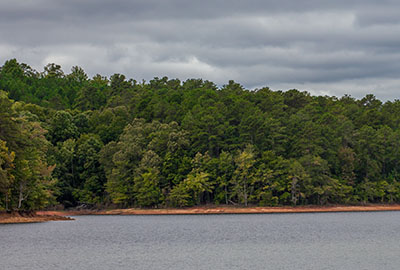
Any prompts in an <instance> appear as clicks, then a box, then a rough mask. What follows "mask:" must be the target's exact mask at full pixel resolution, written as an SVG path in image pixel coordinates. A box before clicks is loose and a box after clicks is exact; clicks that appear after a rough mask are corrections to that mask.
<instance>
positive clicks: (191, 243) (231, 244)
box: [0, 212, 400, 270]
mask: <svg viewBox="0 0 400 270" xmlns="http://www.w3.org/2000/svg"><path fill="white" fill-rule="evenodd" d="M75 218H76V220H75V221H55V222H47V223H36V224H7V225H0V240H1V241H0V269H7V270H9V269H19V270H20V269H30V270H31V269H52V270H53V269H69V270H79V269H85V270H86V269H352V270H354V269H374V270H375V269H396V270H397V269H399V268H400V212H369V213H354V212H353V213H314V214H311V213H308V214H305V213H303V214H259V215H196V216H194V215H184V216H176V215H175V216H174V215H170V216H77V217H75Z"/></svg>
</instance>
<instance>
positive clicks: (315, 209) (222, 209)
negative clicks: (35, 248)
mask: <svg viewBox="0 0 400 270" xmlns="http://www.w3.org/2000/svg"><path fill="white" fill-rule="evenodd" d="M375 211H400V205H399V204H396V205H365V206H343V205H340V206H295V207H287V206H280V207H234V206H197V207H190V208H165V209H164V208H162V209H139V208H128V209H111V210H73V211H38V212H37V214H38V215H54V216H79V215H213V214H215V215H217V214H274V213H276V214H284V213H328V212H375Z"/></svg>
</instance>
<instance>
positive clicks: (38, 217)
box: [0, 212, 74, 224]
mask: <svg viewBox="0 0 400 270" xmlns="http://www.w3.org/2000/svg"><path fill="white" fill-rule="evenodd" d="M62 220H74V219H73V218H71V217H66V216H65V215H51V214H44V213H43V214H37V213H34V212H33V213H19V212H14V213H0V224H20V223H40V222H47V221H62Z"/></svg>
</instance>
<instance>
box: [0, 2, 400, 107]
mask: <svg viewBox="0 0 400 270" xmlns="http://www.w3.org/2000/svg"><path fill="white" fill-rule="evenodd" d="M348 2H349V1H344V0H337V1H321V0H318V1H317V0H313V1H311V0H309V1H295V0H290V1H289V0H280V1H277V0H263V1H261V0H250V1H237V0H231V1H221V0H212V1H211V0H203V1H186V0H162V1H161V0H158V1H156V0H147V1H132V0H131V1H128V0H113V1H112V0H96V1H94V0H86V1H78V0H71V1H61V0H60V1H57V0H56V1H55V0H26V1H15V0H3V1H1V3H0V25H1V27H0V36H1V37H2V38H1V39H0V60H1V62H2V63H4V61H5V60H7V59H10V58H17V59H18V60H19V61H20V62H25V63H28V64H30V65H31V66H32V67H34V68H36V69H38V70H39V71H40V70H42V69H43V66H45V65H46V64H48V63H51V62H54V63H57V64H60V65H62V67H63V69H64V71H66V72H68V71H69V69H70V68H71V66H73V65H79V66H81V67H83V68H84V69H85V71H86V72H87V73H88V74H89V75H95V74H96V73H100V74H102V75H108V76H109V75H111V74H113V73H123V74H125V75H126V76H127V77H131V78H135V79H138V80H141V79H146V80H149V79H151V78H153V77H155V76H159V77H160V76H168V77H170V78H179V79H182V80H185V79H187V78H203V79H208V80H212V81H214V82H216V83H217V84H219V85H223V84H225V83H227V81H228V80H231V79H233V80H235V81H237V82H239V83H241V84H243V85H244V86H245V87H246V88H250V89H252V88H257V87H263V86H269V87H271V88H272V89H275V90H278V89H282V90H286V89H290V88H297V89H300V90H307V91H310V92H311V93H313V94H328V95H336V96H341V95H343V94H351V95H353V96H355V97H362V96H364V95H365V94H367V93H373V94H375V95H376V96H377V97H378V98H381V99H384V100H387V99H391V100H393V99H398V98H400V94H398V91H397V90H399V89H400V77H399V76H398V74H399V71H400V16H399V14H398V13H399V10H400V2H398V1H377V0H376V1H372V0H363V1H361V0H360V1H351V3H348Z"/></svg>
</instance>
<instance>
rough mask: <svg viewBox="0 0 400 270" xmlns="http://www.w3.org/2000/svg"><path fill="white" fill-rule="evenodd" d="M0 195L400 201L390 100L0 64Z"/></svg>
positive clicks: (94, 199) (39, 202)
mask: <svg viewBox="0 0 400 270" xmlns="http://www.w3.org/2000/svg"><path fill="white" fill-rule="evenodd" d="M0 89H2V90H4V91H0V208H1V209H6V208H8V209H16V208H25V209H36V208H41V207H44V206H46V205H51V204H62V205H63V206H65V207H74V206H78V205H80V204H86V205H93V206H98V207H104V206H107V205H110V204H116V205H118V206H122V207H130V206H135V207H166V206H176V207H185V206H193V205H201V204H208V203H214V204H235V205H237V204H240V205H305V204H321V205H326V204H335V203H341V204H350V203H351V204H357V203H399V202H400V181H399V179H400V101H399V100H394V101H387V102H385V103H383V102H381V101H379V100H378V99H376V98H375V97H374V96H373V95H367V96H365V97H364V98H362V99H360V100H357V99H355V98H352V97H351V96H348V95H345V96H343V97H341V98H337V97H329V96H312V95H310V94H309V93H307V92H301V91H298V90H296V89H291V90H288V91H272V90H271V89H269V88H268V87H263V88H261V89H256V90H253V91H249V90H246V89H244V87H243V86H241V85H240V84H238V83H236V82H234V81H229V82H228V83H227V84H226V85H224V86H222V87H220V88H219V87H217V86H216V85H215V84H214V83H212V82H209V81H204V80H202V79H189V80H186V81H183V82H181V81H180V80H178V79H168V78H167V77H162V78H154V79H153V80H151V81H149V82H145V81H142V82H140V83H139V82H138V81H136V80H133V79H127V78H126V77H125V76H124V75H122V74H114V75H112V76H110V77H109V78H107V77H104V76H101V75H96V76H94V77H93V78H89V77H88V75H87V74H86V73H85V71H84V70H83V69H82V68H80V67H76V66H75V67H73V68H72V70H71V72H70V73H69V74H67V73H64V71H63V70H62V68H61V66H59V65H57V64H54V63H50V64H48V65H47V66H45V67H44V71H43V72H37V71H35V70H33V69H32V68H31V67H30V66H29V65H27V64H23V63H19V62H18V61H17V60H16V59H11V60H8V61H6V62H5V63H4V65H3V66H2V67H1V69H0Z"/></svg>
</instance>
